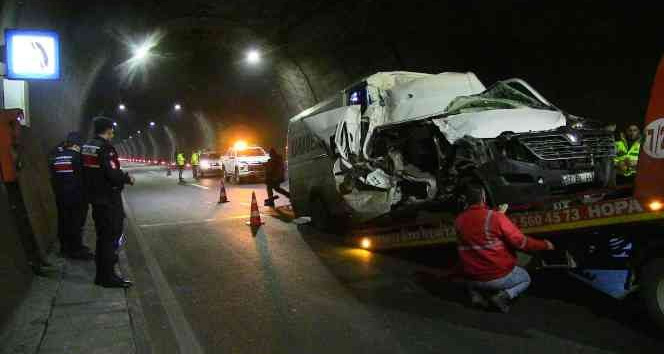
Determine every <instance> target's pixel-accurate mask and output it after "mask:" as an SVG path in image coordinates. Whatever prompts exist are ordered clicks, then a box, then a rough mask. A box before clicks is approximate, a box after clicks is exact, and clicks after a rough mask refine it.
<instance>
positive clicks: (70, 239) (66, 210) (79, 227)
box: [57, 203, 88, 253]
mask: <svg viewBox="0 0 664 354" xmlns="http://www.w3.org/2000/svg"><path fill="white" fill-rule="evenodd" d="M57 206H58V238H59V239H60V251H61V252H63V253H72V252H77V251H80V250H82V249H84V246H83V226H84V225H85V219H86V218H87V216H88V205H87V204H86V203H80V204H73V205H64V204H63V203H57Z"/></svg>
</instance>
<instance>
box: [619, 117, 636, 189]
mask: <svg viewBox="0 0 664 354" xmlns="http://www.w3.org/2000/svg"><path fill="white" fill-rule="evenodd" d="M640 151H641V129H639V127H638V126H636V125H634V124H632V125H630V126H628V127H627V130H625V134H624V135H622V136H621V137H620V139H618V140H617V141H616V157H615V158H614V163H615V165H616V177H617V178H618V180H619V181H622V182H629V181H631V180H632V179H633V178H634V175H635V174H636V165H637V164H638V162H639V152H640Z"/></svg>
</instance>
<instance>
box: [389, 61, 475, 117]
mask: <svg viewBox="0 0 664 354" xmlns="http://www.w3.org/2000/svg"><path fill="white" fill-rule="evenodd" d="M484 90H485V87H484V85H483V84H482V82H480V80H479V79H478V78H477V76H475V74H473V73H442V74H438V75H432V76H430V77H426V78H422V79H419V80H413V81H410V82H408V83H405V84H403V85H399V86H396V87H394V88H392V89H391V90H390V91H389V96H390V100H389V105H390V122H399V121H405V120H412V119H418V118H424V117H431V116H434V115H439V114H442V113H443V112H444V111H445V109H446V108H447V106H448V105H449V104H450V103H451V102H452V101H453V100H454V99H455V98H457V97H459V96H469V95H474V94H478V93H480V92H482V91H484Z"/></svg>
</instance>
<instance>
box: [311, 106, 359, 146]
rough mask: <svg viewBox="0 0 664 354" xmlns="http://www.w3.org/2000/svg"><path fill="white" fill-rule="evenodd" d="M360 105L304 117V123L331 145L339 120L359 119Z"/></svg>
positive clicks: (327, 144) (326, 143)
mask: <svg viewBox="0 0 664 354" xmlns="http://www.w3.org/2000/svg"><path fill="white" fill-rule="evenodd" d="M359 119H360V106H346V107H341V108H336V109H333V110H331V111H326V112H323V113H319V114H316V115H313V116H309V117H306V118H304V119H303V122H304V124H305V125H306V126H307V128H309V130H311V132H312V133H314V135H316V137H318V138H319V139H320V140H322V141H323V142H324V143H325V145H326V146H327V147H328V148H329V147H330V138H331V137H334V136H335V133H336V130H337V125H338V124H339V122H342V121H345V120H349V121H351V122H353V121H359Z"/></svg>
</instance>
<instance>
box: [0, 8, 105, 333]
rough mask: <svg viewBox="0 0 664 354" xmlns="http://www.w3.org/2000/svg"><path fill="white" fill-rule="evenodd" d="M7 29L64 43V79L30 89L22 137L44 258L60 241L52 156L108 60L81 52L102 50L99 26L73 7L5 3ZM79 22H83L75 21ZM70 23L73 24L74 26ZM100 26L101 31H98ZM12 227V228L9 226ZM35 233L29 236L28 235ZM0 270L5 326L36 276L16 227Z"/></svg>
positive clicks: (28, 197) (28, 198)
mask: <svg viewBox="0 0 664 354" xmlns="http://www.w3.org/2000/svg"><path fill="white" fill-rule="evenodd" d="M2 10H3V16H2V21H3V22H2V27H3V29H4V28H11V27H20V28H38V29H55V30H57V31H58V32H59V34H60V38H61V42H62V44H61V63H62V67H61V75H62V77H61V79H60V80H57V81H43V82H38V81H31V82H30V83H29V114H30V126H29V127H24V128H23V130H22V131H21V147H20V160H21V169H20V171H19V185H20V186H21V192H22V195H23V200H24V203H25V206H26V209H27V211H28V216H29V220H30V224H31V225H30V226H31V229H32V230H31V232H32V233H33V236H34V237H35V241H36V242H37V243H38V245H39V248H40V252H42V253H46V252H48V251H49V250H50V249H51V248H52V247H53V244H54V241H55V240H56V232H57V218H56V216H57V212H56V208H55V203H54V196H53V193H52V190H51V187H50V181H49V173H48V165H47V155H48V152H49V151H50V150H51V149H52V148H53V147H54V146H55V145H56V144H58V143H59V142H61V141H62V140H63V139H64V137H65V136H66V134H67V132H69V131H73V130H79V129H80V128H81V126H82V103H83V102H84V101H85V99H86V95H87V92H88V91H89V89H90V85H91V84H92V82H93V80H94V77H95V75H96V74H97V72H98V71H99V69H100V68H101V66H102V65H103V63H104V61H105V58H104V52H103V50H101V51H80V50H77V48H79V47H80V46H85V47H88V48H95V47H98V44H99V43H98V41H99V40H98V39H97V37H95V36H94V32H95V31H93V30H92V28H95V29H96V30H97V31H98V28H99V27H98V26H99V24H98V23H92V22H90V21H86V20H85V19H83V18H80V16H79V15H77V14H76V12H75V11H74V10H75V9H74V8H72V6H71V3H70V2H68V1H64V0H49V1H39V0H23V1H13V0H5V1H4V3H3V7H2ZM76 18H78V19H79V21H71V19H76ZM67 19H70V20H69V21H68V20H67ZM95 26H97V27H95ZM0 197H1V198H2V201H0V203H2V205H0V207H1V208H0V214H2V218H3V222H2V224H3V225H9V224H11V223H10V220H4V219H5V218H8V215H7V214H6V213H5V211H6V210H8V208H9V205H8V204H7V199H6V196H5V195H4V194H3V195H2V196H0ZM5 221H7V224H5ZM28 232H30V230H29V231H28ZM2 243H3V244H2V247H0V267H1V269H2V270H3V273H4V274H3V278H4V279H11V281H9V282H7V283H6V285H4V284H5V283H4V282H3V287H2V289H3V306H2V310H3V311H2V313H1V314H0V316H1V317H0V323H1V322H4V320H5V319H6V317H7V314H8V311H9V310H11V309H12V308H13V305H15V303H16V302H17V301H18V300H19V299H20V298H21V294H22V293H23V292H24V291H25V290H26V289H27V286H28V285H29V278H30V276H31V273H30V272H29V271H26V269H27V267H26V258H25V257H24V254H23V247H22V243H21V242H20V238H19V236H18V233H17V230H16V228H15V227H11V226H9V227H7V228H4V229H3V240H2Z"/></svg>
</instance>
